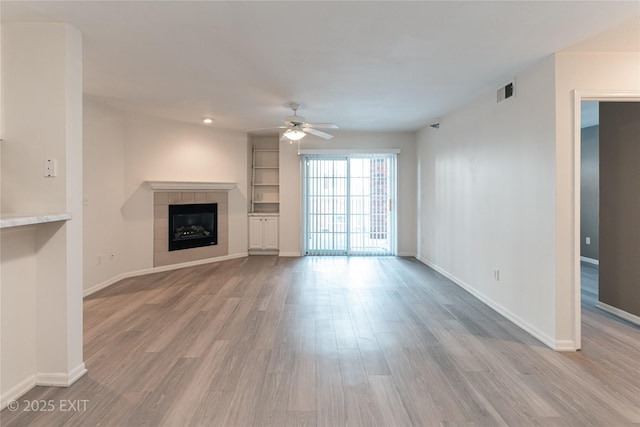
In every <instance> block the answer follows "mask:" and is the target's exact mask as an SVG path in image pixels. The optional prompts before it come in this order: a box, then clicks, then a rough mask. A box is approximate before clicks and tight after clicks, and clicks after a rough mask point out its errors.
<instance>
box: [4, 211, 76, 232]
mask: <svg viewBox="0 0 640 427" xmlns="http://www.w3.org/2000/svg"><path fill="white" fill-rule="evenodd" d="M70 219H71V214H70V213H38V214H36V213H33V214H25V213H0V228H10V227H20V226H23V225H33V224H44V223H47V222H57V221H68V220H70Z"/></svg>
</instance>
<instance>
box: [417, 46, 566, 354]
mask: <svg viewBox="0 0 640 427" xmlns="http://www.w3.org/2000/svg"><path fill="white" fill-rule="evenodd" d="M554 80H555V60H554V58H553V57H548V58H546V59H544V60H542V61H541V62H539V63H537V64H536V65H534V66H533V67H531V68H529V69H528V70H526V71H524V72H523V73H521V74H519V75H518V76H516V78H515V93H516V94H515V96H514V97H513V98H510V99H507V100H505V101H503V102H500V103H498V102H497V101H496V91H495V90H490V91H488V92H486V93H484V94H483V95H481V96H479V97H477V98H476V99H475V100H473V101H471V102H470V103H468V104H467V105H465V106H463V107H462V108H460V109H459V110H457V111H454V112H452V113H450V114H447V115H445V116H444V117H442V118H441V120H440V127H439V129H433V128H430V127H427V128H425V129H423V130H421V131H420V132H419V134H418V170H419V171H420V173H419V177H418V179H419V191H420V192H419V201H418V205H419V216H418V223H419V240H418V254H419V255H418V257H419V259H420V260H422V261H423V262H425V263H426V264H428V265H430V266H432V267H434V268H435V269H436V270H438V271H440V272H442V273H443V274H445V275H446V276H448V277H449V278H451V279H452V280H454V281H455V282H456V283H458V284H459V285H461V286H462V287H463V288H465V289H467V290H468V291H469V292H471V293H472V294H473V295H475V296H476V297H478V298H479V299H481V300H482V301H484V302H485V303H487V304H489V305H490V306H491V307H492V308H494V309H496V310H497V311H499V312H500V313H501V314H503V315H505V316H506V317H507V318H509V319H510V320H512V321H513V322H514V323H516V324H518V325H519V326H521V327H522V328H524V329H525V330H527V331H528V332H529V333H531V334H532V335H534V336H536V337H537V338H538V339H540V340H542V341H543V342H544V343H545V344H547V345H549V346H551V347H555V344H556V342H555V340H556V330H555V329H556V328H555V322H556V319H555V212H556V205H555V181H554V179H555V112H554V106H555V90H554ZM496 272H498V273H497V274H496Z"/></svg>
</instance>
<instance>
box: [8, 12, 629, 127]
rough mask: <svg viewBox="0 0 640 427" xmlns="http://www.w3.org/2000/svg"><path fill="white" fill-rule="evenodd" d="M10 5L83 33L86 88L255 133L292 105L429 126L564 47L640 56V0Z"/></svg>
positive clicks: (114, 100) (347, 118) (328, 115)
mask: <svg viewBox="0 0 640 427" xmlns="http://www.w3.org/2000/svg"><path fill="white" fill-rule="evenodd" d="M0 5H1V6H0V8H1V9H0V12H1V18H2V21H3V22H26V21H31V22H40V21H45V22H46V21H55V22H67V23H69V24H71V25H73V26H74V27H76V28H77V29H79V30H80V31H81V32H82V33H83V36H84V79H85V80H84V90H85V93H86V94H89V95H93V96H97V97H101V98H103V99H104V100H105V101H106V102H109V103H110V104H112V105H114V106H117V107H120V108H124V109H130V110H135V111H141V112H144V113H147V114H152V115H157V116H160V117H164V118H170V119H174V120H179V121H185V122H193V123H197V122H198V121H199V119H200V118H201V117H203V116H212V117H214V118H215V119H216V122H215V123H214V126H216V127H220V128H227V129H238V130H244V131H249V130H252V129H256V128H263V127H269V126H277V125H279V124H281V122H282V119H283V118H284V117H285V116H287V115H289V114H290V111H289V110H288V107H287V105H288V103H289V102H290V101H296V102H299V103H301V104H302V108H301V110H300V114H301V115H303V116H305V117H306V118H307V120H308V121H311V122H334V123H336V124H338V125H339V126H340V128H341V129H351V130H415V129H419V128H421V127H423V126H425V125H426V124H429V123H430V122H432V121H434V120H435V119H437V118H438V117H439V116H442V115H443V114H445V113H447V112H449V111H451V110H452V109H454V108H456V107H458V106H460V105H462V104H464V103H465V102H467V101H469V100H470V99H471V98H473V97H474V96H477V95H478V94H480V93H482V92H484V91H486V90H488V89H496V88H497V87H499V86H501V85H502V84H504V83H507V82H508V81H509V80H510V79H511V78H512V77H513V76H514V75H515V74H517V73H518V72H520V71H522V70H523V69H525V68H527V67H528V66H530V65H531V64H533V63H535V62H536V61H539V60H540V59H541V58H543V57H545V56H547V55H550V54H551V53H553V52H557V51H559V50H562V49H565V48H568V47H571V46H573V49H577V50H590V49H598V50H600V49H604V48H606V49H607V50H610V49H613V50H636V51H640V18H638V17H639V16H640V2H637V1H625V2H616V1H584V2H581V1H495V2H488V1H469V2H463V1H441V2H439V1H422V2H415V1H414V2H400V1H391V2H377V1H372V2H368V1H351V2H334V1H325V2H322V1H320V2H311V1H301V2H294V1H284V2H274V1H259V2H243V1H232V2H221V1H155V2H150V1H143V2H133V1H127V2H123V1H108V2H103V1H69V2H58V1H44V2H32V1H29V2H26V1H19V2H12V1H6V0H4V1H2V2H0ZM603 32H604V38H603V37H595V38H591V37H592V36H594V35H597V34H600V33H603Z"/></svg>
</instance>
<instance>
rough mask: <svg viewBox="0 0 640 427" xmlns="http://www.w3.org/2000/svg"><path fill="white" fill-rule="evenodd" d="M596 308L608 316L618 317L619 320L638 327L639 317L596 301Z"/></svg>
mask: <svg viewBox="0 0 640 427" xmlns="http://www.w3.org/2000/svg"><path fill="white" fill-rule="evenodd" d="M596 307H597V308H599V309H600V310H602V311H606V312H607V313H609V314H613V315H614V316H618V317H620V318H621V319H624V320H626V321H627V322H630V323H633V324H634V325H638V326H640V317H638V316H636V315H635V314H631V313H629V312H628V311H624V310H620V309H619V308H616V307H613V306H611V305H609V304H605V303H603V302H602V301H598V302H597V303H596Z"/></svg>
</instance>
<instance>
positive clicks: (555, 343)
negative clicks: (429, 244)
mask: <svg viewBox="0 0 640 427" xmlns="http://www.w3.org/2000/svg"><path fill="white" fill-rule="evenodd" d="M416 259H417V260H418V261H420V262H422V263H423V264H425V265H427V266H428V267H431V268H432V269H434V270H435V271H437V272H438V273H440V274H442V275H443V276H444V277H446V278H447V279H449V280H451V281H452V282H453V283H455V284H456V285H458V286H460V287H461V288H462V289H464V290H465V291H467V292H469V293H470V294H471V295H473V296H474V297H476V298H477V299H479V300H480V301H482V302H483V303H484V304H486V305H488V306H489V307H491V308H492V309H493V310H495V311H497V312H498V313H499V314H500V315H502V316H503V317H505V318H506V319H508V320H510V321H511V322H512V323H514V324H515V325H517V326H519V327H520V328H522V329H524V330H525V331H526V332H527V333H529V334H530V335H532V336H533V337H535V338H537V339H538V340H540V341H542V343H544V344H545V345H547V346H548V347H551V348H552V349H554V350H556V351H575V350H576V347H575V344H574V343H573V342H572V341H559V340H556V339H555V338H553V337H550V336H549V335H547V334H545V333H544V332H542V331H541V330H539V329H538V328H536V327H535V326H533V325H531V324H530V323H529V322H527V321H525V320H523V319H521V318H520V317H519V316H517V315H515V314H514V313H512V312H511V311H509V310H507V309H506V308H505V307H503V306H502V305H500V304H498V303H497V302H495V301H494V300H492V299H491V298H489V297H487V296H485V295H484V294H482V293H481V292H479V291H478V290H476V289H475V288H473V287H472V286H471V285H469V284H468V283H465V282H464V281H463V280H461V279H459V278H457V277H456V276H454V275H453V274H450V273H449V272H447V271H446V270H444V269H442V268H440V267H438V266H437V265H436V264H434V263H433V262H431V261H429V260H428V259H425V258H420V257H416Z"/></svg>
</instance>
